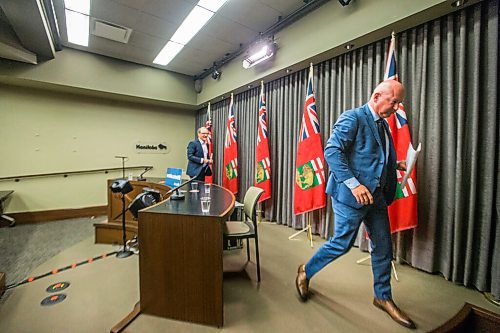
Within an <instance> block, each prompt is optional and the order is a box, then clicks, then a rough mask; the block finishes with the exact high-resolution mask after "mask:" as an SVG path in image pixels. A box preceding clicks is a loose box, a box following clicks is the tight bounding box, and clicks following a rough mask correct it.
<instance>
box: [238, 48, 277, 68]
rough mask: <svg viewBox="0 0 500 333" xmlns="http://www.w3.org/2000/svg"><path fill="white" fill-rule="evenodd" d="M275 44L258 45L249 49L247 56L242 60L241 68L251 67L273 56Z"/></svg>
mask: <svg viewBox="0 0 500 333" xmlns="http://www.w3.org/2000/svg"><path fill="white" fill-rule="evenodd" d="M275 51H276V44H275V43H274V42H272V41H271V42H264V43H259V44H257V45H256V46H255V47H253V48H252V49H250V52H249V56H247V57H246V58H245V59H243V68H245V69H248V68H250V67H253V66H255V65H257V64H259V63H261V62H263V61H265V60H267V59H269V58H271V57H272V56H273V55H274V52H275Z"/></svg>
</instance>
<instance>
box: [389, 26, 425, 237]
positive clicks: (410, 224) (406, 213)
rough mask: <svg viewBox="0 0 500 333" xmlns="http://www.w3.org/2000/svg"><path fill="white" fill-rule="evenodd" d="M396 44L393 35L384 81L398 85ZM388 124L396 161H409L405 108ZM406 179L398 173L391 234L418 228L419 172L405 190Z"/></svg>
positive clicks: (390, 214) (408, 136) (391, 206)
mask: <svg viewBox="0 0 500 333" xmlns="http://www.w3.org/2000/svg"><path fill="white" fill-rule="evenodd" d="M395 42H396V38H395V35H394V33H393V34H392V38H391V42H390V44H389V54H388V56H387V64H386V69H385V74H384V80H396V81H399V79H398V74H397V70H396V55H395ZM387 122H388V124H389V128H390V130H391V135H392V140H393V141H394V147H395V148H396V155H397V160H398V161H403V160H406V154H407V152H408V147H409V145H410V144H411V136H410V129H409V126H408V119H407V118H406V112H405V108H404V106H403V104H402V103H400V104H399V109H398V110H397V111H396V113H394V114H393V115H391V116H390V117H389V118H387ZM403 175H404V171H403V172H401V171H399V170H398V171H397V178H398V184H397V188H396V198H395V200H394V201H393V203H392V204H391V205H390V206H389V222H390V224H391V232H392V233H394V232H398V231H402V230H406V229H410V228H415V227H416V226H417V224H418V215H417V170H416V168H415V167H414V168H413V170H412V172H411V174H410V176H409V177H408V181H407V183H406V185H405V187H404V188H402V187H401V184H400V182H401V179H402V178H403Z"/></svg>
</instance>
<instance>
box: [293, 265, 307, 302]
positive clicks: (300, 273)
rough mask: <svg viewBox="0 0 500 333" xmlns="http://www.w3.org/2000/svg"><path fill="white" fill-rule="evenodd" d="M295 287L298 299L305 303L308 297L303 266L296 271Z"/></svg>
mask: <svg viewBox="0 0 500 333" xmlns="http://www.w3.org/2000/svg"><path fill="white" fill-rule="evenodd" d="M295 286H296V287H297V291H298V293H299V296H300V299H301V300H302V301H303V302H305V301H307V297H308V296H309V280H308V279H307V276H306V270H305V265H300V266H299V269H298V270H297V278H296V279H295Z"/></svg>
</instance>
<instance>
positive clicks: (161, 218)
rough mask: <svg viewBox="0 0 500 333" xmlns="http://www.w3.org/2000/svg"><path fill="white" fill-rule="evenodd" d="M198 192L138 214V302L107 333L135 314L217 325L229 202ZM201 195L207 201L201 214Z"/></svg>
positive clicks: (219, 191)
mask: <svg viewBox="0 0 500 333" xmlns="http://www.w3.org/2000/svg"><path fill="white" fill-rule="evenodd" d="M202 184H203V183H202V182H200V184H199V185H202ZM186 187H189V185H187V186H186ZM200 188H201V189H200V191H199V192H189V191H188V192H186V193H185V199H184V200H177V201H174V200H170V199H167V200H166V201H164V202H161V203H159V204H157V205H155V206H152V207H150V208H147V209H144V210H142V211H140V212H139V280H140V301H139V302H138V303H137V305H136V307H135V308H134V310H133V311H132V312H131V313H130V314H129V315H128V316H127V317H126V318H125V319H123V320H122V321H120V323H118V324H117V325H116V326H115V327H113V328H112V329H111V332H113V333H116V332H121V331H122V330H123V329H124V328H125V327H126V326H127V325H128V324H129V323H130V322H131V321H132V320H134V319H135V317H136V316H137V315H139V314H140V313H145V314H150V315H155V316H160V317H165V318H171V319H176V320H182V321H188V322H193V323H199V324H206V325H213V326H218V327H222V325H223V323H224V321H223V299H222V275H223V267H222V250H223V245H222V238H223V224H224V221H226V220H227V217H228V216H229V215H230V213H231V211H232V210H233V208H234V203H235V198H234V195H233V194H232V193H231V192H230V191H228V190H226V189H224V188H222V187H220V186H217V185H212V186H211V191H210V194H205V193H204V189H203V186H200ZM205 196H210V199H211V204H210V211H209V212H208V213H206V214H204V213H202V211H201V200H200V198H201V197H205Z"/></svg>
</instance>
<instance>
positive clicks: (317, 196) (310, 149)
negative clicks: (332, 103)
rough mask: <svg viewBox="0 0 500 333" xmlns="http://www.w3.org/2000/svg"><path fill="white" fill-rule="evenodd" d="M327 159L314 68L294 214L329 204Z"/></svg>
mask: <svg viewBox="0 0 500 333" xmlns="http://www.w3.org/2000/svg"><path fill="white" fill-rule="evenodd" d="M324 166H325V160H324V157H323V144H322V142H321V135H320V126H319V118H318V114H317V112H316V101H315V98H314V91H313V65H312V63H311V67H310V68H309V79H308V81H307V92H306V101H305V105H304V114H303V116H302V124H301V126H300V137H299V143H298V147H297V160H296V162H295V195H294V198H293V199H294V205H293V207H294V213H295V215H298V214H302V213H306V212H309V211H312V210H315V209H318V208H323V207H325V205H326V194H325V170H324Z"/></svg>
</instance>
